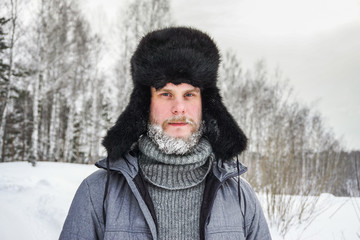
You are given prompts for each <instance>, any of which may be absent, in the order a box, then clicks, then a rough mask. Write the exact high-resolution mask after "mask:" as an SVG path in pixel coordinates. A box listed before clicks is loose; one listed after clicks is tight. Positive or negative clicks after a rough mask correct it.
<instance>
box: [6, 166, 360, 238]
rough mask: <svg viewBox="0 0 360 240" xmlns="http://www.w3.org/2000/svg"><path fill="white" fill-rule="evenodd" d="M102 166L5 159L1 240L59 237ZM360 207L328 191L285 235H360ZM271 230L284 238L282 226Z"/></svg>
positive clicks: (355, 201) (358, 202) (359, 200)
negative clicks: (309, 217)
mask: <svg viewBox="0 0 360 240" xmlns="http://www.w3.org/2000/svg"><path fill="white" fill-rule="evenodd" d="M96 170H97V168H96V167H95V166H92V165H80V164H69V163H54V162H38V164H37V166H36V167H32V166H31V164H29V163H27V162H11V163H0V212H1V215H0V239H2V240H17V239H28V240H33V239H34V240H35V239H36V240H42V239H44V240H49V239H50V240H51V239H58V237H59V234H60V231H61V229H62V225H63V222H64V220H65V217H66V215H67V212H68V209H69V207H70V204H71V201H72V198H73V196H74V194H75V191H76V189H77V187H78V186H79V185H80V183H81V181H82V180H83V179H84V178H85V177H86V176H88V175H89V174H91V173H92V172H94V171H96ZM259 197H260V200H261V198H262V196H261V195H259ZM359 211H360V198H347V197H335V196H333V195H330V194H323V195H321V197H320V200H319V209H318V212H319V215H318V216H317V217H316V218H315V219H314V220H313V221H312V222H310V223H309V222H305V223H302V224H300V225H297V226H294V227H293V228H291V229H290V231H289V233H288V234H287V235H286V237H285V239H291V240H292V239H301V240H315V239H316V240H323V239H358V238H359V236H360V212H359ZM271 234H272V237H273V239H282V238H281V237H280V235H279V233H278V231H277V230H276V227H271Z"/></svg>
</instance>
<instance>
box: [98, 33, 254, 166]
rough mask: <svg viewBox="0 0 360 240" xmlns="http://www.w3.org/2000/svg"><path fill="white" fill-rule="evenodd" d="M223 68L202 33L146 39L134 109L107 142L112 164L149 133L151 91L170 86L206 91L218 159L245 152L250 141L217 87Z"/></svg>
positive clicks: (137, 64) (206, 114)
mask: <svg viewBox="0 0 360 240" xmlns="http://www.w3.org/2000/svg"><path fill="white" fill-rule="evenodd" d="M219 63H220V55H219V52H218V49H217V47H216V45H215V43H214V42H213V41H212V39H211V38H210V37H209V36H208V35H206V34H204V33H202V32H200V31H199V30H195V29H192V28H183V27H176V28H165V29H162V30H157V31H154V32H150V33H148V34H147V35H146V36H145V37H143V38H142V40H141V41H140V43H139V45H138V48H137V49H136V51H135V53H134V55H133V57H132V59H131V75H132V79H133V82H134V89H133V92H132V94H131V97H130V102H129V105H128V106H127V107H126V109H125V111H124V112H122V113H121V115H120V116H119V118H118V120H117V121H116V124H115V125H114V126H113V127H112V128H111V129H110V130H109V131H108V133H107V135H106V136H105V138H104V140H103V145H104V147H105V148H106V150H107V152H108V156H109V159H110V160H111V161H115V160H117V159H118V158H119V157H121V156H122V155H123V154H125V153H126V152H127V151H129V150H130V148H131V146H132V144H134V143H135V142H137V140H138V139H139V137H140V135H142V134H144V133H146V131H147V123H148V119H149V109H150V98H151V93H150V87H155V88H156V89H159V88H162V87H164V86H165V85H166V84H167V83H169V82H171V83H174V84H180V83H188V84H191V85H193V86H195V87H199V88H200V90H201V97H202V109H203V110H202V111H203V113H202V114H203V115H202V116H203V120H204V121H205V129H204V136H205V137H206V138H207V139H208V140H209V142H210V144H211V146H212V148H213V151H214V154H215V156H216V157H217V158H220V159H222V160H225V161H226V160H230V159H232V158H233V157H234V156H236V155H238V154H240V153H241V152H242V151H243V150H245V148H246V143H247V139H246V136H245V135H244V133H243V131H242V130H241V129H240V128H239V126H238V125H237V123H236V122H235V120H234V119H233V117H232V116H231V115H230V113H229V112H228V111H227V109H226V108H225V106H224V104H223V103H222V99H221V96H220V93H219V89H218V88H217V86H216V81H217V75H218V67H219Z"/></svg>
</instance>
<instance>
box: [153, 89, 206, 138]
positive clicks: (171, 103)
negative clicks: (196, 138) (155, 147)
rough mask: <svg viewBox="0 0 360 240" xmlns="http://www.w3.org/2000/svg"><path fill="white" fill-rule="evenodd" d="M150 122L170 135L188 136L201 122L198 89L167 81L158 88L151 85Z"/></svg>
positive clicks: (177, 136)
mask: <svg viewBox="0 0 360 240" xmlns="http://www.w3.org/2000/svg"><path fill="white" fill-rule="evenodd" d="M150 122H151V123H153V124H157V125H160V126H161V127H162V129H163V131H164V133H165V134H167V135H169V136H171V137H175V138H183V139H187V138H189V137H190V135H191V134H192V133H193V132H195V131H196V130H198V129H199V127H200V124H201V95H200V89H199V88H196V87H194V86H192V85H190V84H187V83H182V84H179V85H175V84H172V83H168V84H166V85H165V86H164V87H163V88H161V89H158V90H156V89H155V88H153V87H152V88H151V105H150Z"/></svg>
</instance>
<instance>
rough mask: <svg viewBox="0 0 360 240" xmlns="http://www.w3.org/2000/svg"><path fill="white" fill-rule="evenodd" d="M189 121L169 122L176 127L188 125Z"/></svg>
mask: <svg viewBox="0 0 360 240" xmlns="http://www.w3.org/2000/svg"><path fill="white" fill-rule="evenodd" d="M187 124H188V123H184V122H172V123H169V125H170V126H174V127H181V126H186V125H187Z"/></svg>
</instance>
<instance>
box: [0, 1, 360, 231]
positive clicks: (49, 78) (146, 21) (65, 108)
mask: <svg viewBox="0 0 360 240" xmlns="http://www.w3.org/2000/svg"><path fill="white" fill-rule="evenodd" d="M29 9H31V10H29ZM119 14H122V15H123V17H122V18H121V19H122V20H121V21H119V22H118V23H117V26H116V29H114V31H113V33H112V37H111V39H110V40H109V39H108V37H107V36H100V35H97V34H95V33H93V31H92V30H91V26H90V23H89V22H88V21H87V20H86V18H85V17H84V16H83V14H82V12H81V11H80V6H79V2H77V1H75V0H74V1H71V0H27V1H25V0H5V1H1V3H0V119H1V126H0V138H1V140H0V162H11V161H28V162H30V163H32V164H33V166H34V167H36V163H37V162H40V161H50V162H70V163H83V164H93V163H95V162H96V161H98V160H100V159H101V158H103V157H105V150H104V149H103V147H102V146H101V140H102V138H103V137H104V135H105V134H106V131H107V129H109V128H110V127H111V126H112V125H113V124H114V123H115V121H116V119H117V117H118V115H119V114H120V113H121V111H122V110H123V109H124V107H125V106H126V105H127V101H128V98H129V94H130V92H131V88H132V80H131V77H130V68H129V61H130V57H131V54H132V52H133V51H134V49H135V47H136V45H137V43H138V41H139V39H140V38H141V36H143V35H144V34H145V33H146V32H148V31H151V30H153V29H158V28H161V27H165V26H171V25H176V22H174V20H173V19H172V16H171V11H170V3H169V1H168V0H134V1H131V2H130V3H129V5H128V6H127V7H126V9H123V10H122V11H119ZM109 52H113V54H115V55H116V59H115V61H114V62H115V63H114V64H112V66H110V67H109V66H107V67H106V68H104V67H102V65H103V64H102V63H103V62H104V58H105V59H106V56H107V54H108V53H109ZM240 59H241V56H237V55H235V54H233V53H231V52H223V53H222V63H221V67H220V70H219V82H218V87H219V88H220V89H221V93H222V96H223V101H224V103H225V104H226V106H227V107H228V109H229V111H230V112H231V113H232V114H233V116H234V118H235V119H236V120H237V122H238V124H239V126H240V127H241V128H242V129H243V130H244V132H245V134H246V135H247V137H248V139H249V146H248V149H247V150H246V151H245V152H244V153H243V154H242V155H241V156H240V159H241V161H242V162H243V163H244V164H245V165H246V166H247V167H248V169H249V170H248V172H247V173H246V174H245V176H244V177H245V178H246V179H247V180H248V181H249V182H250V183H251V185H252V186H253V188H254V189H255V191H256V192H259V193H262V194H264V195H265V196H266V197H265V199H266V201H267V206H268V207H267V209H266V210H264V211H266V212H267V216H270V218H273V219H270V220H271V221H272V222H273V223H274V224H277V225H278V226H279V228H280V229H282V231H283V232H284V233H286V231H287V229H288V227H289V226H290V225H291V224H292V223H293V222H294V221H304V220H306V219H309V218H311V216H312V214H313V212H312V209H313V207H314V205H315V204H316V197H318V196H319V195H320V194H321V193H325V192H326V193H332V194H334V195H336V196H351V197H354V196H357V197H358V196H359V194H360V193H359V189H360V186H359V177H360V176H359V175H360V174H359V172H360V170H359V167H360V166H359V165H360V151H352V152H348V151H347V150H346V149H345V147H344V146H343V144H342V141H341V139H336V138H335V137H334V134H333V132H332V131H331V129H330V128H329V127H327V126H326V125H325V124H324V121H323V118H322V116H321V113H319V112H318V111H317V110H316V109H315V108H313V107H311V106H306V105H304V104H301V103H299V102H297V101H296V100H295V98H294V97H293V94H292V93H293V89H292V87H291V86H289V84H288V81H287V79H286V78H284V76H283V75H282V73H281V70H280V69H275V70H270V69H268V68H267V66H266V62H265V61H264V60H262V61H259V62H256V63H254V67H253V68H251V69H244V68H243V67H242V66H241V64H240ZM296 195H302V196H314V197H315V198H312V199H313V200H311V201H309V200H306V201H304V202H302V203H300V206H299V205H294V204H293V202H292V201H293V199H292V198H291V197H289V196H296ZM290 207H292V208H294V209H295V208H296V209H297V211H298V213H297V214H296V217H294V215H291V216H289V215H288V212H289V208H290ZM279 216H281V217H279Z"/></svg>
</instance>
